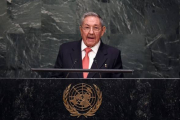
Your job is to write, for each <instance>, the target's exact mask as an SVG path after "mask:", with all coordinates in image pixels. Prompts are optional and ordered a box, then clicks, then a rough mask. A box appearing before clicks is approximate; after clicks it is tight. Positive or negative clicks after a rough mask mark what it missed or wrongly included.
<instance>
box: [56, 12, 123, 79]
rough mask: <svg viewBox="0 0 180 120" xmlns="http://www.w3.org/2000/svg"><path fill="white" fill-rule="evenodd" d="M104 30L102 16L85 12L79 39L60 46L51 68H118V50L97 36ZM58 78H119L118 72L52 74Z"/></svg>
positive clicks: (119, 67)
mask: <svg viewBox="0 0 180 120" xmlns="http://www.w3.org/2000/svg"><path fill="white" fill-rule="evenodd" d="M105 31H106V27H105V26H104V22H103V20H102V18H101V17H100V16H99V15H98V14H96V13H94V12H88V13H85V14H84V15H83V17H82V18H81V25H80V32H81V37H82V39H81V40H80V41H73V42H68V43H64V44H62V45H61V46H60V49H59V54H58V56H57V60H56V63H55V68H65V69H67V68H74V69H122V62H121V54H120V53H121V52H120V51H119V50H118V49H116V48H114V47H111V46H108V45H106V44H104V43H103V42H102V40H101V37H102V36H103V34H104V33H105ZM53 76H55V77H61V78H63V77H64V78H65V77H68V78H99V77H100V76H101V77H102V78H121V77H123V74H122V73H101V75H100V74H99V73H86V72H85V73H67V72H63V73H61V72H60V73H56V74H54V75H53Z"/></svg>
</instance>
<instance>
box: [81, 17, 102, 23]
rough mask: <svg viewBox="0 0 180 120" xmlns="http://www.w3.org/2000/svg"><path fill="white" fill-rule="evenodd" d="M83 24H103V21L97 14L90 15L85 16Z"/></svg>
mask: <svg viewBox="0 0 180 120" xmlns="http://www.w3.org/2000/svg"><path fill="white" fill-rule="evenodd" d="M83 25H101V22H100V19H99V18H98V17H96V16H88V17H85V18H84V21H83Z"/></svg>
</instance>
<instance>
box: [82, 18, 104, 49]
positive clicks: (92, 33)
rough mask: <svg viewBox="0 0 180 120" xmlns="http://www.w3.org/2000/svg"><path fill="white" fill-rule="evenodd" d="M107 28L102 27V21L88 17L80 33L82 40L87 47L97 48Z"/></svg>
mask: <svg viewBox="0 0 180 120" xmlns="http://www.w3.org/2000/svg"><path fill="white" fill-rule="evenodd" d="M105 30H106V27H105V26H103V27H102V25H101V23H100V19H99V18H98V17H95V16H88V17H86V18H85V19H84V21H83V24H82V26H80V32H81V36H82V39H83V41H84V43H85V45H86V46H87V47H93V46H95V45H96V44H97V43H98V42H99V40H100V38H101V36H103V34H104V32H105Z"/></svg>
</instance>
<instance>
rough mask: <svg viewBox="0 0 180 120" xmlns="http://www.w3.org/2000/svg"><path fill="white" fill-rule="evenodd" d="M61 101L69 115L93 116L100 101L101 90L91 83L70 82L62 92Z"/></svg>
mask: <svg viewBox="0 0 180 120" xmlns="http://www.w3.org/2000/svg"><path fill="white" fill-rule="evenodd" d="M63 103H64V105H65V107H66V109H67V110H68V111H69V112H70V113H71V114H70V115H71V116H76V117H80V116H85V117H86V118H87V117H89V116H94V115H95V112H96V111H97V110H98V109H99V107H100V105H101V103H102V92H101V91H100V89H99V88H98V87H97V86H96V85H95V84H93V86H90V85H88V84H86V83H79V84H76V85H74V86H71V84H70V85H69V86H68V87H66V89H65V90H64V92H63Z"/></svg>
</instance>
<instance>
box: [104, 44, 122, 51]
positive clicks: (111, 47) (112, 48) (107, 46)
mask: <svg viewBox="0 0 180 120" xmlns="http://www.w3.org/2000/svg"><path fill="white" fill-rule="evenodd" d="M104 47H105V48H106V50H107V51H109V52H120V50H119V49H117V48H115V47H113V46H110V45H107V44H104Z"/></svg>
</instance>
